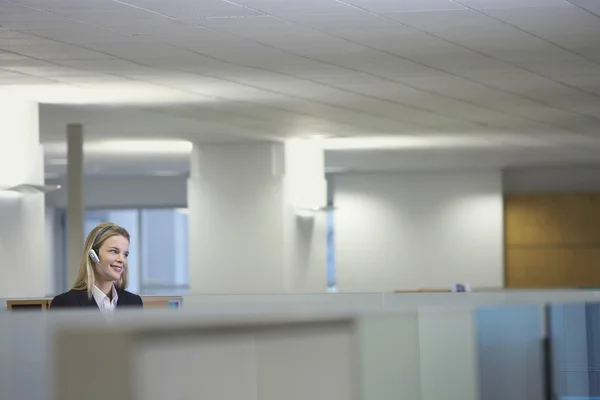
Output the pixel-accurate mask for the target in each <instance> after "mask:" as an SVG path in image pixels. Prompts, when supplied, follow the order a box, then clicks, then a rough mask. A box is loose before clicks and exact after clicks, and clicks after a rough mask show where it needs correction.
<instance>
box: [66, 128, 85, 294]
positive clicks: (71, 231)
mask: <svg viewBox="0 0 600 400" xmlns="http://www.w3.org/2000/svg"><path fill="white" fill-rule="evenodd" d="M83 176H84V165H83V126H81V125H79V124H69V125H67V188H68V191H69V192H68V202H67V254H68V257H67V260H68V266H69V268H68V271H69V274H68V283H67V287H68V288H70V287H71V286H72V285H73V284H74V283H75V279H76V278H77V273H78V271H79V264H80V262H81V252H82V250H83V241H84V232H83V219H84V212H85V208H84V199H83Z"/></svg>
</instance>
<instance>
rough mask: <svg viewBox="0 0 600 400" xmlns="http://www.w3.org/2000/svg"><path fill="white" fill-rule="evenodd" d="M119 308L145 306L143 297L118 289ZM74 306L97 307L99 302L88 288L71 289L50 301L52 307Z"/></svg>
mask: <svg viewBox="0 0 600 400" xmlns="http://www.w3.org/2000/svg"><path fill="white" fill-rule="evenodd" d="M117 296H119V300H117V308H120V307H143V306H144V303H143V301H142V298H141V297H140V296H138V295H137V294H133V293H131V292H128V291H127V290H120V289H117ZM72 307H96V308H98V303H96V300H94V298H93V297H92V298H91V299H90V298H89V297H88V293H87V290H75V289H71V290H69V291H68V292H66V293H63V294H59V295H58V296H56V297H55V298H54V299H52V303H50V309H53V308H72Z"/></svg>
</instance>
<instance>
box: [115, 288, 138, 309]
mask: <svg viewBox="0 0 600 400" xmlns="http://www.w3.org/2000/svg"><path fill="white" fill-rule="evenodd" d="M117 294H118V295H119V302H121V301H122V302H123V303H125V304H132V305H142V304H143V301H142V297H141V296H140V295H139V294H135V293H131V292H129V291H127V290H124V289H120V290H118V291H117Z"/></svg>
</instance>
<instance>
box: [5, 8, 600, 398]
mask: <svg viewBox="0 0 600 400" xmlns="http://www.w3.org/2000/svg"><path fill="white" fill-rule="evenodd" d="M598 38H600V3H598V2H597V1H595V0H398V1H390V0H368V1H367V0H311V1H293V0H278V1H271V0H233V1H229V0H227V1H224V0H210V1H208V0H206V1H192V0H170V1H166V0H126V1H110V0H86V1H76V0H44V1H41V0H4V1H1V2H0V271H1V272H2V279H0V298H1V299H15V298H23V299H24V298H38V297H52V296H53V295H55V294H57V293H60V292H62V291H65V290H68V289H69V288H70V286H71V285H72V283H73V273H74V270H75V269H76V268H77V266H76V263H75V261H74V260H76V259H77V257H79V256H80V255H79V256H78V253H77V251H78V248H77V246H79V243H81V244H82V243H83V239H84V238H85V235H86V234H87V232H88V231H89V230H90V229H91V228H92V227H93V226H95V225H96V224H97V223H99V222H101V221H114V222H116V223H118V224H121V225H123V226H124V227H125V228H127V229H128V230H129V232H130V233H131V235H132V242H131V256H130V259H129V267H130V274H131V278H132V279H131V286H130V289H131V290H132V291H134V292H137V293H140V294H143V295H185V296H194V295H197V296H204V295H223V296H229V295H263V294H277V295H292V294H299V295H308V294H318V293H328V292H334V293H335V294H333V293H330V294H328V296H329V295H330V296H338V297H336V298H338V299H339V298H343V299H350V297H343V296H344V295H345V294H358V293H378V294H381V293H384V294H390V293H394V292H398V293H400V292H413V291H419V290H421V291H436V290H443V291H448V290H450V288H451V287H452V286H453V285H455V284H457V283H467V284H468V285H469V286H470V287H471V288H472V289H473V290H474V291H475V292H478V291H479V292H486V291H506V293H509V294H507V296H510V293H511V290H517V289H518V290H526V291H535V290H542V289H543V290H558V289H561V290H568V291H569V293H571V291H573V292H575V289H590V288H597V287H599V286H600V273H598V267H597V265H598V258H599V257H598V256H599V255H600V244H599V243H600V220H599V219H600V212H599V211H600V157H599V156H598V154H599V150H600V131H599V129H598V128H599V126H600V40H598ZM59 186H60V188H58V187H59ZM503 293H504V292H503ZM577 293H579V292H577ZM565 296H567V295H565ZM299 298H302V299H305V300H306V298H305V297H299ZM383 298H388V300H389V297H385V296H383ZM549 298H550V297H549ZM563 298H566V297H561V299H563ZM245 299H246V298H245ZM361 299H363V298H362V297H361ZM378 299H379V297H378ZM394 299H396V300H391V302H392V303H393V304H400V303H401V302H402V301H404V300H398V299H397V298H394ZM402 299H406V297H403V298H402ZM411 299H412V300H406V301H408V302H409V303H410V304H412V305H416V306H418V304H419V302H420V301H421V299H424V298H421V297H411ZM414 299H416V300H414ZM232 301H233V300H232ZM344 301H346V300H344ZM348 301H349V300H348ZM361 301H362V300H361ZM378 301H379V300H378ZM423 301H425V300H423ZM507 303H509V301H507ZM187 304H193V302H188V303H187ZM353 304H354V303H353ZM240 307H241V306H240ZM240 309H241V308H240ZM537 312H538V311H535V312H533V314H527V316H526V317H523V319H522V320H519V321H520V322H519V324H521V323H522V326H523V327H524V328H523V329H524V330H523V332H529V333H531V335H530V336H531V337H534V336H535V337H536V338H537V336H536V335H538V336H541V335H542V333H540V332H538V330H539V329H540V327H539V325H540V324H539V320H540V319H541V317H540V318H538V317H537V315H538V314H536V313H537ZM567 314H568V313H567ZM448 315H449V316H448V318H446V319H443V317H439V318H440V319H438V320H436V321H435V322H431V324H429V325H427V324H426V328H427V329H429V330H427V329H425V328H423V329H425V330H426V332H428V333H427V335H428V336H427V340H430V342H427V343H429V344H431V345H432V346H433V347H431V348H429V350H428V351H430V352H429V353H423V354H425V355H422V357H429V358H427V366H428V367H427V368H430V367H431V368H433V367H434V364H435V362H434V361H435V354H437V353H436V351H438V350H440V349H441V348H442V347H443V345H440V346H439V347H435V346H434V342H435V340H434V337H435V335H434V333H435V332H439V331H441V330H443V329H445V328H447V326H448V325H449V324H450V322H451V318H450V315H454V314H448ZM507 315H509V316H504V317H497V318H496V317H494V318H496V319H494V318H492V319H491V320H486V319H485V318H486V317H482V318H483V320H485V321H487V322H486V323H487V325H486V323H483V322H481V321H483V320H478V321H480V322H481V324H482V325H481V326H479V329H480V330H481V329H483V330H485V329H488V328H489V329H491V328H490V327H492V328H493V329H491V330H490V332H491V331H493V330H494V329H496V332H499V331H500V330H501V329H500V327H499V326H503V327H504V328H506V329H508V328H507V325H506V324H505V325H502V323H507V321H509V320H510V319H511V318H513V316H511V315H512V314H510V313H509V314H507ZM531 315H533V317H531ZM415 318H416V317H415ZM419 318H420V317H419ZM436 318H438V317H436ZM460 318H462V317H460ZM528 318H529V319H528ZM531 318H533V320H535V321H536V322H535V324H533V325H532V324H531V321H532V319H531ZM561 318H562V316H561ZM565 318H566V317H565ZM419 321H420V320H419ZM461 321H463V320H461ZM465 321H466V320H465ZM469 321H471V320H469ZM515 321H516V320H513V322H515ZM555 321H556V320H555ZM463 322H464V321H463ZM471 323H473V324H475V325H477V324H476V323H474V322H472V321H471V322H468V323H466V322H465V324H464V325H465V326H469V327H471V325H468V324H471ZM515 323H516V322H515ZM498 324H499V325H498ZM475 325H474V326H475ZM558 325H560V324H558ZM482 326H483V328H482ZM519 326H521V325H519ZM403 332H404V331H403ZM406 332H408V331H406ZM507 332H508V331H507ZM578 332H579V331H578ZM0 333H1V332H0ZM455 333H456V336H455V337H454V339H456V340H458V341H460V340H463V341H465V343H466V342H467V341H469V340H471V339H473V338H472V337H471V336H469V337H465V336H464V332H463V331H460V332H458V331H456V332H455ZM505 333H506V332H505ZM529 333H528V334H529ZM507 335H508V333H507ZM408 336H409V334H408V333H407V334H406V337H408ZM411 337H412V336H411ZM415 337H416V336H415ZM451 337H453V336H451ZM413 339H414V338H413ZM407 340H408V339H407ZM411 340H412V339H411ZM419 340H425V338H424V337H423V336H422V337H419ZM473 340H475V339H473ZM423 343H425V342H423ZM461 343H462V342H461ZM481 343H484V342H481ZM459 347H460V346H459ZM461 348H462V347H461ZM444 349H445V350H444V351H449V350H448V349H447V348H444ZM528 349H529V348H528ZM529 350H531V349H529ZM440 351H441V350H440ZM586 351H587V350H585V351H584V350H581V354H587V353H586ZM450 353H451V352H446V353H444V354H450ZM500 353H501V351H499V352H498V353H495V354H496V355H498V354H500ZM403 354H404V353H403ZM452 354H453V355H455V356H457V354H455V353H452ZM469 354H471V353H469ZM490 354H491V352H490ZM528 354H529V355H531V354H533V353H531V354H530V353H528ZM536 354H537V353H536ZM577 354H580V353H577ZM415 357H417V355H415ZM482 357H483V356H482ZM582 357H583V356H582ZM417 358H418V357H417ZM491 359H493V358H489V359H486V360H491ZM528 360H529V361H531V359H528ZM520 361H523V360H520ZM423 362H424V361H423ZM523 362H525V361H523ZM423 365H425V364H423ZM444 365H445V366H444V368H445V371H446V372H447V371H448V370H449V369H451V368H452V367H451V366H449V365H451V364H444ZM473 365H475V364H473ZM473 365H472V366H471V367H472V368H471V369H474V368H476V367H474V366H473ZM486 365H488V367H489V368H488V369H487V370H486V371H488V372H489V371H492V370H493V368H492V366H493V363H492V364H486ZM507 365H508V364H507ZM515 365H516V364H515ZM528 365H529V364H528ZM578 365H579V364H578ZM590 365H591V364H590ZM479 367H481V365H480V366H479ZM440 368H441V367H440ZM482 368H483V367H482ZM523 368H525V367H523ZM582 368H583V367H582ZM585 368H587V364H586V367H585ZM585 368H584V369H585ZM425 369H426V368H425V367H424V369H423V371H424V370H425ZM586 371H587V370H586ZM438 372H439V374H437V375H435V376H434V375H431V376H429V377H428V379H429V381H428V384H425V383H423V387H427V388H429V389H427V390H429V392H428V391H427V390H425V389H423V390H425V391H424V392H422V396H423V397H415V398H416V399H420V398H423V399H434V398H440V397H439V396H441V395H443V393H444V392H443V389H444V388H443V387H442V386H440V387H439V388H436V389H433V386H435V385H434V383H435V382H436V379H437V378H440V376H442V375H443V371H442V369H440V370H439V371H438ZM538 372H539V371H538ZM536 373H537V372H536ZM586 373H587V372H586ZM594 373H595V372H594ZM486 376H488V375H486ZM489 376H491V375H489ZM489 376H488V377H489ZM536 376H537V375H536ZM586 376H587V375H586ZM440 379H441V378H440ZM469 379H470V378H469ZM586 379H587V378H586ZM590 379H591V378H590ZM451 381H452V379H450V378H448V377H447V378H445V380H444V382H446V383H448V384H449V385H450V384H451ZM458 381H460V380H457V382H458ZM407 382H408V381H407ZM460 382H463V381H460ZM469 382H470V383H468V384H465V385H464V386H462V389H464V388H465V387H467V386H468V387H469V388H471V386H469V385H471V384H472V382H471V381H469ZM405 383H406V382H405ZM463 383H464V382H463ZM488 383H489V384H490V385H491V386H486V388H487V389H486V390H489V393H492V392H494V390H495V391H496V393H500V392H501V390H500V388H498V387H496V386H497V385H496V386H494V385H495V383H494V382H493V379H492V378H490V380H489V382H488ZM521 383H522V387H521V389H522V390H521V389H519V390H521V392H519V393H521V394H523V393H529V394H530V397H529V399H532V398H537V397H536V396H537V395H538V394H539V393H537V392H536V395H535V396H533V395H531V392H528V390H529V389H528V388H526V387H525V386H526V385H525V383H523V382H521ZM588 383H589V382H588V381H586V384H585V385H588ZM406 384H407V385H408V383H406ZM585 385H584V386H585ZM590 385H591V384H590ZM492 388H495V389H494V390H492ZM405 389H406V387H403V389H402V390H405ZM462 389H460V390H458V389H457V390H458V391H457V392H456V393H464V391H463V392H461V390H462ZM596 389H597V388H596ZM415 390H416V392H418V390H417V389H415ZM419 390H421V389H419ZM465 390H466V389H465ZM469 390H470V389H469ZM502 390H504V389H502ZM506 390H508V389H506ZM515 390H517V389H515ZM536 390H537V389H536ZM569 390H570V389H569ZM569 390H567V389H565V391H564V392H565V393H568V392H569ZM416 392H415V393H416ZM475 392H476V391H475V390H473V391H472V393H475ZM588 392H590V393H591V392H592V390H591V389H590V391H588ZM596 392H598V395H600V390H596ZM374 393H375V392H374ZM469 393H471V392H469ZM502 393H505V392H502ZM540 393H541V392H540ZM419 396H421V395H419ZM436 396H437V397H436ZM469 396H470V395H469ZM457 398H458V397H457ZM463 398H472V397H468V396H467V397H463ZM473 398H474V397H473ZM488 398H491V397H488ZM513 398H514V399H517V398H521V397H513ZM523 398H526V397H523ZM565 398H566V397H565Z"/></svg>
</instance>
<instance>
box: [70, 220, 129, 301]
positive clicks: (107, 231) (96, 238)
mask: <svg viewBox="0 0 600 400" xmlns="http://www.w3.org/2000/svg"><path fill="white" fill-rule="evenodd" d="M113 236H123V237H124V238H125V239H127V241H130V236H129V232H127V230H126V229H125V228H123V227H121V226H119V225H117V224H115V223H112V222H103V223H101V224H100V225H98V226H96V227H95V228H94V229H92V230H91V231H90V233H89V234H88V236H87V239H86V240H85V245H84V248H83V254H82V256H81V263H80V264H79V273H78V274H77V279H76V280H75V284H74V285H73V289H74V290H87V292H88V297H89V298H90V299H91V298H92V291H93V289H94V285H95V283H96V276H95V274H94V262H93V261H92V259H91V258H90V255H89V254H90V250H94V251H95V252H96V254H98V256H100V253H99V250H100V247H102V244H104V242H105V241H106V240H107V239H108V238H111V237H113ZM128 279H129V268H124V269H123V273H122V274H121V279H119V281H118V282H116V283H115V287H116V288H117V289H121V290H125V288H127V282H128Z"/></svg>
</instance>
